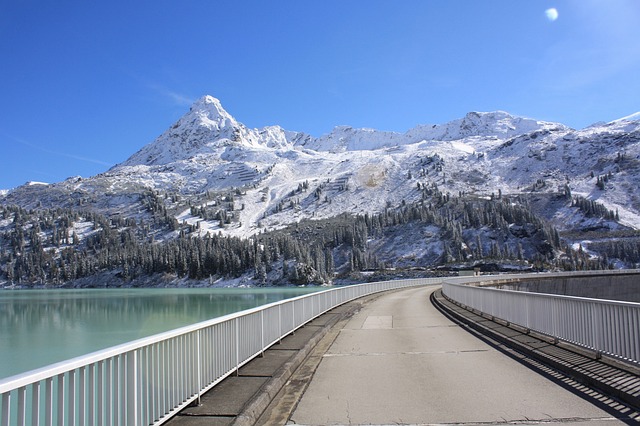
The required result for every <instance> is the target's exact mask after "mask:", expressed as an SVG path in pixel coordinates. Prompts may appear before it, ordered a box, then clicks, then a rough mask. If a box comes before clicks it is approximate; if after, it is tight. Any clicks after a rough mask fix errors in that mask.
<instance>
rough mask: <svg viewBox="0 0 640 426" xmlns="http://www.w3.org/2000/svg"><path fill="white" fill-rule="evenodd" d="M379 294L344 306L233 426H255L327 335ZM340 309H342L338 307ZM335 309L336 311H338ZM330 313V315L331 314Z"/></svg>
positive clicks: (253, 401)
mask: <svg viewBox="0 0 640 426" xmlns="http://www.w3.org/2000/svg"><path fill="white" fill-rule="evenodd" d="M377 296H378V295H377V294H374V295H369V296H365V297H363V298H360V299H357V300H353V301H351V302H347V303H346V304H345V305H342V307H344V306H348V305H350V304H351V305H352V306H349V307H348V309H346V310H345V311H344V312H342V313H341V314H340V315H337V316H336V317H335V318H333V319H332V320H331V321H329V322H327V324H325V325H324V326H322V328H320V330H319V331H318V332H317V333H315V334H314V335H313V337H312V338H311V339H309V341H308V342H307V343H306V344H305V345H304V347H303V348H302V349H300V350H299V351H298V353H297V354H296V355H294V356H292V357H291V358H290V359H289V360H288V361H287V362H285V364H284V365H283V366H282V367H280V369H279V370H278V371H277V372H276V373H275V374H274V375H273V377H272V378H271V379H270V380H269V381H268V382H267V383H266V384H265V385H264V386H263V387H262V388H261V389H260V391H259V392H258V393H256V394H255V395H254V397H253V399H251V400H250V401H249V402H248V403H247V404H246V405H245V406H244V408H243V409H242V412H241V413H240V414H238V416H237V417H236V418H235V420H234V421H233V423H231V424H232V426H252V425H254V424H255V423H256V422H257V421H258V419H259V418H260V416H262V414H263V413H264V411H265V410H266V409H267V407H268V406H269V404H271V402H272V401H273V400H274V399H275V397H276V395H278V393H279V392H280V390H281V389H282V388H283V387H284V385H285V384H286V383H287V382H288V380H289V379H290V378H291V376H292V375H293V373H294V372H295V371H296V370H297V369H298V367H300V366H301V365H302V363H303V362H304V361H305V359H306V358H307V357H308V356H309V354H311V352H312V351H313V349H314V348H315V347H316V345H317V344H318V343H319V342H320V341H321V340H322V339H323V338H324V337H325V336H326V335H327V333H328V332H329V331H330V330H331V329H332V328H333V327H334V326H335V325H336V324H337V323H339V322H340V321H341V320H343V319H345V318H348V317H351V316H353V315H354V314H355V313H356V312H358V311H359V310H360V309H361V308H362V305H363V304H364V303H367V302H368V301H370V300H372V299H373V298H375V297H377ZM337 308H340V307H337ZM337 308H334V309H337ZM330 312H331V311H329V312H328V313H330Z"/></svg>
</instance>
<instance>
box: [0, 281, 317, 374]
mask: <svg viewBox="0 0 640 426" xmlns="http://www.w3.org/2000/svg"><path fill="white" fill-rule="evenodd" d="M316 290H318V289H315V288H302V289H298V288H286V289H281V288H272V289H271V288H270V289H126V290H24V291H21V290H18V291H0V378H3V377H8V376H12V375H14V374H18V373H21V372H24V371H28V370H32V369H35V368H38V367H42V366H45V365H48V364H52V363H54V362H58V361H63V360H66V359H69V358H72V357H75V356H79V355H83V354H86V353H90V352H93V351H96V350H99V349H104V348H107V347H110V346H114V345H118V344H120V343H125V342H129V341H132V340H135V339H138V338H140V337H145V336H150V335H152V334H156V333H160V332H163V331H167V330H172V329H174V328H178V327H181V326H184V325H188V324H193V323H196V322H200V321H204V320H207V319H211V318H215V317H219V316H222V315H225V314H229V313H233V312H238V311H241V310H244V309H249V308H253V307H255V306H260V305H264V304H267V303H271V302H275V301H278V300H282V299H286V298H290V297H295V296H299V295H301V294H306V293H309V292H313V291H316Z"/></svg>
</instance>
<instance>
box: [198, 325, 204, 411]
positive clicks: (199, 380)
mask: <svg viewBox="0 0 640 426" xmlns="http://www.w3.org/2000/svg"><path fill="white" fill-rule="evenodd" d="M201 334H202V330H198V333H197V334H196V336H197V342H196V345H197V348H196V359H197V362H198V405H202V402H201V400H200V397H201V396H202V395H201V394H202V387H203V386H202V362H203V361H202V360H203V359H204V357H203V356H202V347H201V342H200V335H201Z"/></svg>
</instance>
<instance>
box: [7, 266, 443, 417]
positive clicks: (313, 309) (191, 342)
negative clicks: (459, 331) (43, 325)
mask: <svg viewBox="0 0 640 426" xmlns="http://www.w3.org/2000/svg"><path fill="white" fill-rule="evenodd" d="M441 281H442V280H441V279H440V278H419V279H409V280H396V281H382V282H375V283H367V284H359V285H352V286H344V287H335V288H332V289H329V290H325V291H320V292H316V293H312V294H308V295H304V296H299V297H296V298H292V299H287V300H283V301H280V302H275V303H271V304H268V305H264V306H261V307H257V308H253V309H248V310H245V311H242V312H238V313H235V314H229V315H225V316H223V317H219V318H215V319H212V320H208V321H203V322H200V323H197V324H193V325H189V326H185V327H181V328H178V329H175V330H171V331H167V332H164V333H160V334H157V335H154V336H150V337H145V338H142V339H139V340H135V341H133V342H129V343H124V344H121V345H118V346H114V347H111V348H108V349H104V350H101V351H97V352H93V353H91V354H88V355H84V356H80V357H76V358H73V359H70V360H68V361H63V362H59V363H56V364H52V365H49V366H47V367H43V368H39V369H37V370H33V371H29V372H26V373H23V374H18V375H15V376H12V377H8V378H6V379H3V380H0V426H14V425H18V426H22V425H27V424H45V425H97V426H100V425H108V426H111V425H114V426H118V425H127V426H129V425H131V426H137V425H160V424H162V423H164V422H166V421H167V420H169V419H170V418H171V417H172V416H173V415H174V414H176V413H177V412H179V411H180V410H181V409H182V408H184V407H186V406H187V405H189V404H191V403H192V402H194V401H197V400H199V399H200V396H201V395H202V394H203V393H204V392H206V391H207V390H209V389H211V388H212V387H213V386H215V385H216V384H218V383H220V382H221V381H222V380H223V379H224V378H226V377H227V376H229V375H230V374H232V373H234V372H236V371H237V370H238V369H239V368H240V367H242V366H243V365H244V364H246V363H247V362H249V361H250V360H251V359H253V358H255V357H256V356H258V355H260V354H261V353H262V352H264V350H266V349H267V348H268V347H270V346H271V345H273V344H274V343H276V342H278V341H279V340H281V339H282V338H283V337H285V336H287V335H288V334H290V333H292V332H293V331H295V330H296V329H298V328H299V327H302V326H303V325H304V324H306V323H307V322H309V321H311V320H312V319H314V318H316V317H318V316H319V315H322V314H323V313H325V312H327V311H329V310H330V309H333V308H335V307H336V306H339V305H341V304H343V303H347V302H349V301H351V300H354V299H356V298H359V297H362V296H366V295H369V294H373V293H377V292H380V291H385V290H391V289H396V288H403V287H410V286H419V285H430V284H440V283H441Z"/></svg>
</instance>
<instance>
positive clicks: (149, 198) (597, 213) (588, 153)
mask: <svg viewBox="0 0 640 426" xmlns="http://www.w3.org/2000/svg"><path fill="white" fill-rule="evenodd" d="M639 183H640V114H638V113H636V114H632V115H629V116H627V117H624V118H621V119H619V120H615V121H612V122H610V123H596V124H593V125H591V126H589V127H587V128H584V129H581V130H574V129H571V128H569V127H566V126H564V125H562V124H559V123H549V122H543V121H537V120H534V119H530V118H523V117H517V116H513V115H510V114H508V113H506V112H502V111H496V112H471V113H469V114H467V115H466V116H465V117H463V118H461V119H458V120H454V121H451V122H449V123H445V124H436V125H419V126H417V127H415V128H413V129H409V130H408V131H407V132H405V133H395V132H384V131H377V130H373V129H356V128H352V127H348V126H340V127H336V128H335V129H334V130H333V131H332V132H330V133H329V134H327V135H323V136H320V137H313V136H311V135H309V134H305V133H301V132H291V131H287V130H285V129H282V128H281V127H278V126H269V127H265V128H262V129H251V128H248V127H246V126H245V125H243V124H242V123H241V122H239V121H238V120H236V119H235V118H234V117H233V116H232V115H231V114H229V113H228V112H227V111H225V109H224V108H223V107H222V105H221V103H220V101H219V100H217V99H216V98H213V97H211V96H205V97H203V98H201V99H199V100H198V101H197V102H195V103H194V104H193V105H192V107H191V108H190V110H189V111H188V112H187V113H186V114H185V115H184V116H183V117H182V118H180V119H179V120H178V121H177V122H176V123H175V124H173V125H172V126H171V127H170V128H169V129H168V130H166V131H165V132H164V133H162V134H161V135H160V136H159V137H158V138H157V139H156V140H155V141H153V142H152V143H150V144H148V145H146V146H144V147H143V148H142V149H141V150H139V151H138V152H136V153H135V154H133V155H132V156H131V157H130V158H129V159H127V160H126V161H124V162H123V163H121V164H118V165H117V166H115V167H113V168H111V169H110V170H107V171H105V172H104V173H101V174H99V175H96V176H93V177H89V178H81V177H74V178H69V179H67V180H65V181H63V182H59V183H54V184H43V183H37V182H33V183H30V184H25V185H23V186H21V187H18V188H15V189H13V190H10V191H2V192H0V261H1V263H0V284H2V279H5V280H6V281H8V282H14V280H18V282H20V280H27V281H30V282H48V283H51V282H53V283H56V282H61V281H64V280H70V279H75V278H78V277H85V278H87V279H88V280H89V281H90V282H91V283H93V281H92V279H91V278H90V277H91V276H92V274H95V273H97V272H95V271H98V272H99V273H114V274H120V276H123V277H130V276H131V275H130V273H131V271H130V270H129V268H130V267H131V268H134V265H136V266H135V268H134V269H135V270H136V271H137V272H136V274H138V276H139V274H140V273H141V270H142V269H143V267H142V266H141V264H140V263H139V262H141V261H142V262H143V263H144V262H146V263H144V264H145V265H146V266H145V267H144V268H146V269H145V270H147V269H148V270H152V271H163V272H167V271H169V272H171V273H176V274H177V275H178V276H181V274H184V273H185V272H184V270H182V272H180V268H186V267H187V266H186V265H182V264H179V265H174V264H173V263H171V264H170V265H169V266H167V265H168V264H167V262H169V260H170V259H171V258H174V262H175V257H174V254H172V252H171V250H174V249H175V250H180V249H184V248H185V247H186V246H176V245H173V243H172V242H175V241H176V239H180V238H185V236H190V237H198V236H203V237H206V236H207V235H210V236H214V235H215V236H218V235H222V236H232V237H241V238H240V239H237V240H235V241H236V242H235V243H233V245H234V247H235V250H240V252H242V250H246V247H248V246H249V245H250V241H248V240H247V239H246V238H249V237H252V239H253V240H255V239H257V238H260V237H262V234H263V233H264V231H270V230H279V229H282V228H285V227H287V226H288V225H291V224H303V225H296V226H295V227H293V228H289V230H288V231H283V232H292V234H291V235H294V237H292V238H294V239H296V238H297V241H298V243H299V244H303V245H304V244H306V243H305V242H308V244H316V246H313V247H312V246H307V247H306V248H305V250H307V253H306V255H304V256H302V255H301V257H304V258H306V260H304V261H303V260H300V259H297V260H296V259H294V258H295V257H296V256H295V253H294V251H295V250H293V249H291V247H290V248H289V256H290V257H289V258H286V257H285V258H282V259H281V258H280V257H278V256H279V255H278V254H277V253H278V251H279V250H280V249H277V250H276V249H273V248H272V250H273V252H270V254H269V255H266V254H265V255H263V256H262V257H263V258H266V259H267V260H260V261H258V260H255V263H251V262H254V261H252V260H251V261H250V260H248V259H247V256H253V255H258V254H259V252H260V249H259V248H255V247H253V248H251V250H250V253H252V254H250V255H248V254H247V252H246V251H245V252H242V253H244V254H243V256H244V257H243V258H241V257H236V258H235V260H233V259H218V261H220V262H223V264H224V265H226V266H225V267H226V268H227V269H226V272H225V273H229V270H233V268H234V266H233V265H235V264H236V263H238V262H240V261H241V260H243V261H245V262H249V268H254V269H255V276H256V277H257V276H259V277H260V282H265V281H264V276H265V274H267V272H268V274H271V275H274V276H275V278H274V279H273V280H272V281H273V282H276V281H278V280H281V279H283V277H285V276H289V278H291V274H293V275H292V276H296V277H298V276H299V273H300V274H302V275H301V276H306V277H310V276H314V274H315V273H316V272H318V271H320V270H323V271H324V272H323V274H324V275H323V277H324V278H323V280H326V279H327V277H328V276H329V275H327V273H328V272H327V271H330V270H332V269H335V271H336V272H340V273H344V272H345V271H347V272H348V271H353V270H362V269H366V268H367V265H371V264H376V265H378V266H379V265H380V264H384V265H394V266H393V267H394V268H395V267H399V268H404V269H405V270H409V271H410V270H412V268H414V267H421V268H424V267H433V266H434V265H440V266H441V265H442V264H443V262H444V263H449V262H451V261H457V262H467V263H468V262H476V261H477V262H484V261H485V260H486V258H487V256H489V258H490V259H500V258H506V259H512V260H514V259H515V262H516V263H517V262H521V263H520V264H519V266H518V267H520V266H522V265H526V264H527V262H529V261H531V262H539V263H540V264H543V263H544V262H547V265H555V267H567V266H566V265H569V266H568V267H571V268H574V267H585V265H586V262H587V261H586V260H585V259H588V258H592V259H599V260H598V262H599V263H598V262H596V263H595V264H596V265H600V267H603V265H607V266H608V263H607V256H609V258H614V259H618V260H614V262H618V263H616V265H619V266H629V265H636V264H638V262H640V255H637V256H636V254H637V253H638V248H640V239H639V238H638V230H639V229H640V193H639V192H638V184H639ZM491 199H494V200H496V199H497V200H498V202H497V203H495V206H494V203H493V202H485V200H491ZM16 206H17V207H16ZM492 206H493V207H492ZM405 207H407V209H404V208H405ZM58 208H60V209H58ZM47 209H49V210H47ZM403 209H404V210H403ZM410 209H414V210H413V214H415V215H418V216H419V217H420V220H419V221H417V222H411V221H408V219H407V218H408V217H409V216H410V213H409V212H408V210H410ZM511 209H512V210H511ZM498 210H500V211H501V213H497V211H498ZM390 212H391V213H390ZM393 212H395V213H393ZM342 213H349V214H361V215H364V214H367V215H368V216H367V217H373V215H375V214H376V213H384V214H392V215H393V214H397V215H398V217H397V218H396V219H398V220H399V222H397V221H396V219H393V218H391V219H390V218H389V217H387V218H385V219H383V218H382V216H384V215H380V216H379V219H377V220H379V221H380V222H381V225H380V226H381V228H379V229H378V231H377V232H378V235H376V236H375V237H371V238H368V237H366V236H364V237H363V235H364V234H362V232H361V231H362V229H360V231H358V232H359V234H358V232H356V229H353V230H352V231H350V232H353V233H354V234H353V236H352V237H353V238H351V239H350V237H349V236H348V235H347V234H345V233H344V232H342V231H340V230H341V229H344V227H345V223H350V225H349V226H354V227H355V226H356V225H355V224H356V222H357V220H356V219H357V218H353V217H352V218H351V219H349V220H351V222H345V221H347V219H344V218H337V216H339V215H340V214H342ZM434 215H440V216H439V217H438V218H437V219H435V216H434ZM334 218H335V219H334ZM400 218H402V220H400ZM429 218H430V219H429ZM305 219H329V220H327V221H325V222H322V223H323V224H324V225H309V224H308V223H307V224H304V223H305V222H304V220H305ZM361 219H362V217H361ZM332 221H333V222H332ZM382 222H384V227H382ZM400 222H402V224H401V225H400ZM396 224H398V226H395V225H396ZM369 225H371V224H369ZM324 226H327V227H329V228H324ZM360 226H361V227H362V226H363V225H362V224H361V225H360ZM298 227H299V229H298ZM373 228H375V227H373ZM373 228H372V229H373ZM383 228H384V229H383ZM291 229H293V231H292V230H291ZM322 233H324V234H322ZM258 234H261V235H260V236H258ZM356 234H358V237H359V238H360V240H358V238H356V237H355V236H356ZM269 235H271V236H273V238H274V240H273V241H276V240H277V241H280V243H279V244H289V243H290V240H288V239H287V238H286V237H278V233H277V232H276V233H272V234H268V235H267V237H265V238H267V241H271V240H269V238H271V237H269ZM278 238H280V239H278ZM314 238H315V239H316V240H314ZM318 239H319V240H318ZM134 241H135V243H134ZM182 241H184V240H182ZM189 241H192V240H189ZM193 241H197V240H193ZM201 241H203V244H204V241H209V243H211V240H209V239H202V240H201ZM237 241H244V243H242V244H245V245H244V246H242V244H241V243H238V242H237ZM312 241H314V242H312ZM331 241H333V243H331ZM323 242H324V243H326V244H325V245H324V246H322V243H323ZM611 242H615V244H613V245H612V244H610V243H611ZM153 243H161V244H164V245H163V246H162V247H158V246H157V245H156V244H153ZM127 244H129V245H127ZM136 244H138V245H136ZM194 244H195V243H194ZM229 244H232V243H229ZM274 244H275V243H274ZM317 244H320V245H317ZM242 247H245V248H244V249H243V248H242ZM256 247H260V246H259V245H257V246H256ZM74 250H77V252H74ZM119 250H120V251H119ZM136 250H138V251H136ZM153 250H156V252H155V254H153V253H151V252H152V251H153ZM189 250H202V247H201V246H198V245H197V244H196V245H192V246H191V248H190V249H189ZM209 250H210V253H218V254H219V252H220V250H218V249H216V248H209ZM297 250H301V248H300V246H299V247H298V249H297ZM150 251H151V252H150ZM240 252H239V253H240ZM311 252H312V253H311ZM623 252H624V253H623ZM72 253H75V254H72ZM109 253H111V254H112V255H113V256H115V257H114V258H112V259H109V258H108V256H109ZM160 253H163V254H162V258H163V259H164V260H163V261H162V262H159V263H158V261H156V262H155V263H154V261H151V260H150V259H151V257H150V256H153V255H155V256H161V254H160ZM292 253H293V254H292ZM280 254H282V253H280ZM238 256H240V255H238ZM291 256H293V258H292V257H291ZM598 256H599V257H598ZM276 258H277V259H279V260H278V261H277V262H276V261H275V259H276ZM180 259H182V260H184V261H185V262H186V261H187V260H186V259H187V258H186V257H185V256H184V253H183V256H182V257H181V258H180ZM319 259H324V263H323V262H321V261H320V260H319ZM447 259H449V260H447ZM156 260H157V259H156ZM263 261H271V264H270V265H269V267H266V266H265V265H261V263H260V262H263ZM234 262H235V263H234ZM287 262H289V263H287ZM291 262H293V263H291ZM305 262H306V263H305ZM334 262H335V268H333V266H332V265H334ZM171 265H173V266H171ZM198 265H199V266H198ZM212 265H217V263H213V264H212V263H208V264H207V267H209V268H213V266H212ZM274 265H275V266H274ZM202 266H203V265H201V264H198V263H196V264H191V266H188V267H192V268H195V269H193V270H191V272H190V274H195V275H197V276H204V275H203V274H205V272H206V271H205V270H203V269H199V268H201V267H202ZM165 267H167V268H168V269H163V268H165ZM244 267H245V268H246V267H247V265H246V264H245V266H244ZM87 268H89V269H87ZM91 268H93V269H91ZM172 268H173V269H172ZM176 268H177V269H176ZM292 268H293V269H292ZM300 268H302V269H300ZM214 269H215V268H214ZM294 269H295V271H296V272H295V273H294V272H291V271H293V270H294ZM298 269H300V270H298ZM118 271H119V272H118ZM273 271H276V272H273ZM286 271H289V272H286ZM314 271H315V272H314ZM237 273H238V271H236V270H234V274H237ZM287 274H289V275H287ZM321 275H322V274H321ZM3 277H4V278H3ZM65 277H66V278H65ZM69 277H71V278H69ZM210 279H212V278H211V277H210ZM287 279H288V278H287ZM267 281H269V279H268V280H267ZM285 281H286V280H285ZM289 282H296V280H295V279H293V281H292V280H289ZM91 285H94V284H91Z"/></svg>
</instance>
